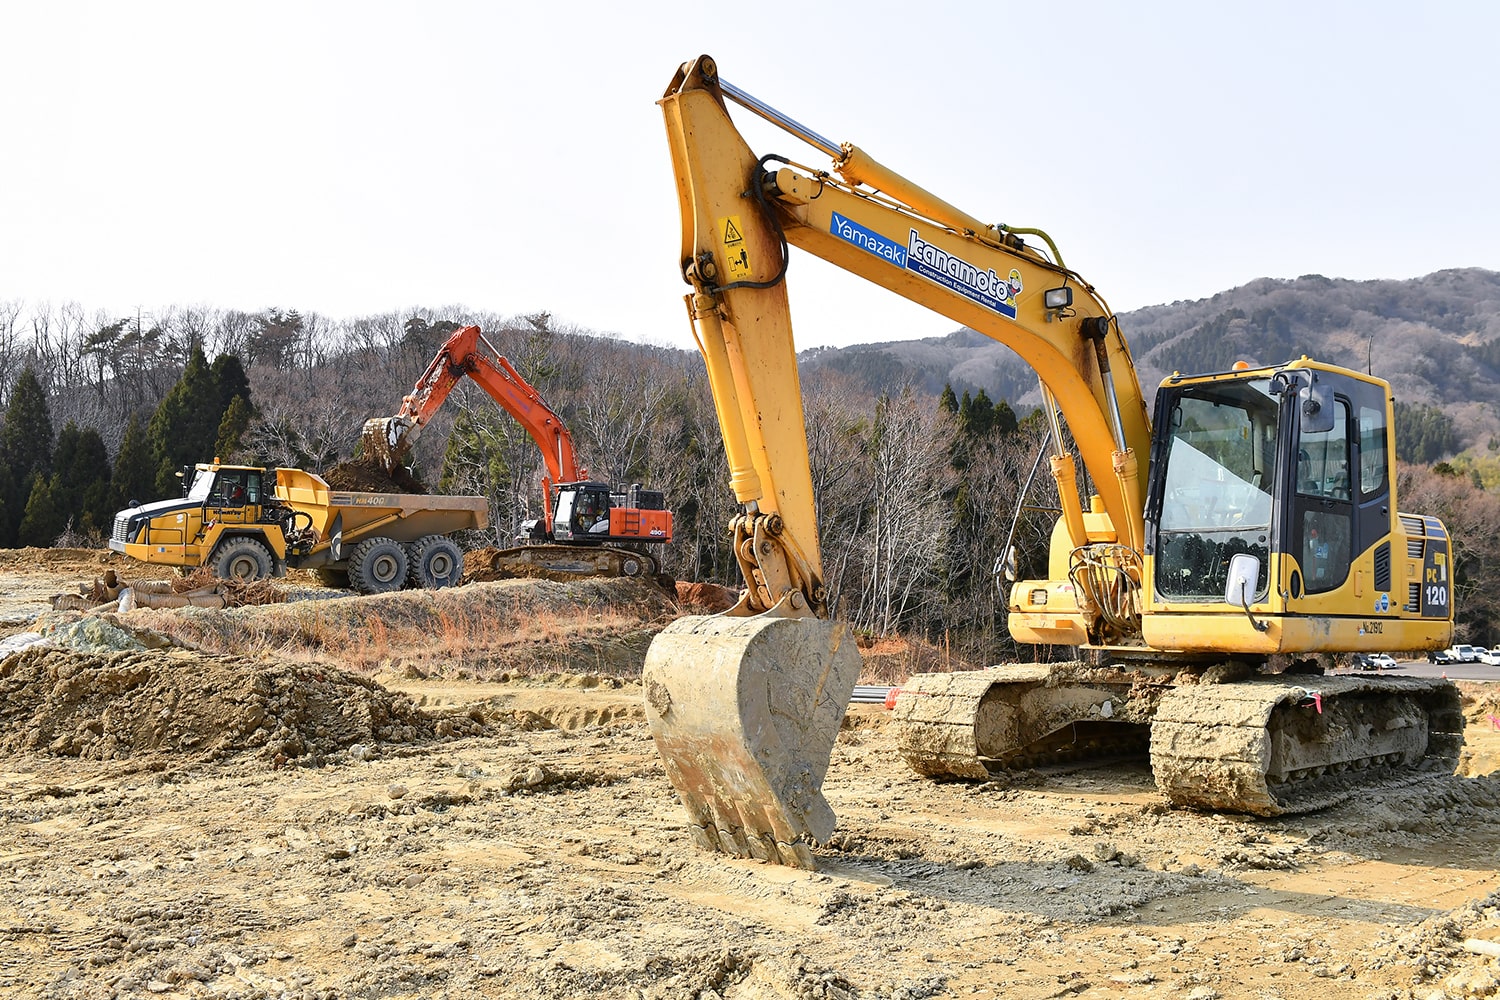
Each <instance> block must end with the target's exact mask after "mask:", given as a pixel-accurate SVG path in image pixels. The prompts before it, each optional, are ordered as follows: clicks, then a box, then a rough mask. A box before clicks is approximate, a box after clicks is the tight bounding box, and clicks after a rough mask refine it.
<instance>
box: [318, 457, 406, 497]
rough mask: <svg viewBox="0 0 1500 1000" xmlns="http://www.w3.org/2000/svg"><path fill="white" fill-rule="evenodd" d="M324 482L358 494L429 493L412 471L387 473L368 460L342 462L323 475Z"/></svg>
mask: <svg viewBox="0 0 1500 1000" xmlns="http://www.w3.org/2000/svg"><path fill="white" fill-rule="evenodd" d="M323 480H324V482H326V483H327V484H328V485H329V486H331V487H333V488H334V489H336V490H351V491H353V492H356V493H418V494H424V495H425V494H426V493H427V487H426V486H425V485H423V483H422V481H421V480H420V479H418V478H417V477H416V476H413V475H412V474H411V470H410V469H407V468H404V467H402V468H398V469H396V471H395V472H386V470H385V469H383V468H381V467H380V465H379V464H378V463H376V462H372V461H369V460H366V459H355V460H353V461H349V462H340V463H339V464H338V465H335V466H334V467H333V468H331V469H329V470H328V471H327V472H325V473H323Z"/></svg>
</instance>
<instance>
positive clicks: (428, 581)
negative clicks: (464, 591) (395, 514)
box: [407, 535, 464, 590]
mask: <svg viewBox="0 0 1500 1000" xmlns="http://www.w3.org/2000/svg"><path fill="white" fill-rule="evenodd" d="M407 578H408V579H409V580H410V581H411V585H412V586H413V587H422V588H424V589H427V590H436V589H437V588H439V587H454V586H457V585H458V583H459V581H461V580H462V579H463V578H464V554H463V551H462V550H460V549H459V547H458V545H457V544H456V543H455V542H454V541H453V540H452V539H451V538H445V537H443V536H442V535H427V536H426V537H424V538H419V539H418V540H417V541H416V542H414V543H413V544H412V547H411V568H410V569H409V570H408V571H407Z"/></svg>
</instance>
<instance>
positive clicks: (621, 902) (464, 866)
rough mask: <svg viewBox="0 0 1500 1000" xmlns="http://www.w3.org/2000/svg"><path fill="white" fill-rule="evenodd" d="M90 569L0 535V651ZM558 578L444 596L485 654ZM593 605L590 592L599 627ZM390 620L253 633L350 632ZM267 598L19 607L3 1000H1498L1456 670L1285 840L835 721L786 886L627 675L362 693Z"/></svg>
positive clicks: (559, 675)
mask: <svg viewBox="0 0 1500 1000" xmlns="http://www.w3.org/2000/svg"><path fill="white" fill-rule="evenodd" d="M106 565H112V566H115V567H116V568H117V569H118V570H119V571H120V572H121V573H122V575H128V573H129V572H131V571H133V570H135V569H136V567H133V566H129V565H128V564H126V563H124V562H123V561H120V560H116V559H115V558H114V557H112V556H109V555H107V554H101V553H83V552H72V553H57V554H49V553H46V552H38V551H37V550H23V551H19V552H0V640H4V639H5V638H6V637H7V636H13V635H14V634H19V633H22V632H24V631H27V630H28V629H31V628H35V627H36V626H37V621H36V615H37V613H38V612H40V611H42V610H44V609H45V608H46V603H45V601H46V597H47V596H50V595H51V594H53V593H58V592H62V591H72V590H75V589H76V586H77V584H78V583H80V582H84V581H86V580H88V579H89V578H90V577H91V576H92V575H94V574H96V573H99V572H101V571H102V569H103V568H104V567H105V566H106ZM155 575H157V576H161V575H164V574H159V573H158V574H155ZM564 586H566V587H580V588H581V587H583V586H584V585H582V584H570V585H558V584H545V583H540V584H539V583H534V582H531V581H512V582H511V583H510V584H501V583H481V584H473V585H471V586H470V587H466V588H459V589H458V590H455V591H451V592H441V594H443V595H444V599H445V600H449V601H458V602H470V603H472V604H474V605H475V606H479V607H483V608H485V609H494V608H501V607H507V606H514V607H515V608H517V609H519V610H518V611H517V613H516V617H514V618H511V619H505V620H504V623H503V624H500V625H497V626H496V628H495V631H496V633H497V634H496V635H495V636H493V637H492V638H493V640H494V641H495V642H501V643H503V642H504V641H505V637H506V635H508V634H510V633H511V632H512V631H513V632H515V633H516V634H517V635H519V634H520V633H521V632H522V631H524V630H523V628H522V625H523V624H524V623H525V619H526V617H527V616H535V615H538V614H542V613H544V612H542V611H537V610H536V609H537V608H554V607H555V606H556V605H555V604H553V603H547V602H551V601H553V600H554V597H555V595H556V594H557V593H563V594H564V596H566V595H567V594H568V593H572V592H568V591H555V590H553V591H542V592H539V593H540V594H541V596H536V593H538V592H534V590H533V588H537V587H543V588H546V587H551V588H560V587H564ZM471 588H472V589H471ZM506 588H510V589H506ZM464 591H470V593H468V594H464V593H463V592H464ZM600 593H601V591H600V590H599V589H598V586H597V585H594V589H591V590H588V591H587V593H586V594H585V592H584V591H583V590H580V591H578V592H577V594H578V596H579V603H580V604H582V605H584V606H586V607H589V608H592V609H595V610H590V611H588V612H586V613H587V614H590V615H597V614H599V613H600V612H599V611H598V610H597V606H598V600H599V594H600ZM544 598H545V600H544ZM585 598H586V599H585ZM393 600H394V598H392V597H390V596H389V595H388V596H387V597H385V598H358V597H347V598H338V599H335V600H331V601H316V602H293V604H289V605H277V606H274V607H276V608H279V609H281V610H280V611H275V612H273V611H270V610H267V611H266V612H264V613H265V614H273V613H274V614H282V615H285V614H287V613H288V612H287V611H286V610H285V609H287V608H292V609H294V610H295V605H296V604H297V603H306V604H307V605H309V606H316V607H318V608H320V612H319V613H320V614H326V615H328V616H336V615H338V614H354V615H356V616H359V615H364V616H365V618H366V620H368V621H370V622H372V623H373V622H375V621H376V620H378V619H379V616H380V615H382V614H388V613H389V612H388V611H381V610H380V608H381V607H382V605H380V603H379V602H381V601H385V602H387V604H386V605H385V607H389V604H390V602H391V601H393ZM528 601H530V602H532V603H527V602H528ZM625 601H626V602H627V603H635V604H639V603H640V601H639V599H638V596H637V595H636V594H635V592H633V591H628V592H625ZM539 602H540V603H539ZM256 613H259V612H258V610H257V609H241V612H240V614H241V616H240V617H237V618H231V619H227V620H230V621H233V622H234V623H235V626H234V628H231V629H229V630H227V631H228V632H229V633H232V634H253V635H254V636H260V637H265V636H278V637H281V638H276V639H275V640H274V645H273V644H272V640H270V639H266V638H260V639H257V640H256V641H257V642H261V643H262V644H264V645H265V647H266V648H264V649H259V650H257V649H255V648H253V646H254V643H245V644H242V645H241V646H239V647H225V648H219V647H215V648H213V649H207V648H204V646H203V644H202V643H201V642H199V643H195V645H198V647H199V648H197V649H186V648H182V647H181V646H178V645H172V644H170V642H169V643H168V644H166V645H161V648H149V649H143V648H141V645H142V643H141V642H140V641H139V640H140V639H141V638H142V637H145V638H147V639H148V640H149V639H151V638H152V637H153V636H156V637H160V636H163V635H169V634H171V632H172V627H171V621H170V618H171V616H172V615H178V614H180V615H182V616H183V617H184V618H191V619H193V620H194V622H195V623H196V624H195V625H194V630H193V631H191V634H192V635H194V636H199V637H203V636H210V635H214V634H218V633H217V632H215V631H214V630H213V629H211V628H209V627H208V626H207V625H205V624H204V622H206V621H209V620H210V618H211V617H212V615H225V614H229V613H227V612H213V613H211V615H209V614H208V613H205V612H201V611H198V612H132V613H130V614H126V615H120V616H118V617H117V618H116V619H114V620H113V622H107V621H102V620H97V619H96V620H95V621H93V622H92V623H82V622H80V621H79V620H76V619H58V618H55V617H47V618H44V619H43V620H42V621H43V623H44V624H46V625H48V626H49V627H51V628H53V634H54V637H55V640H56V641H57V642H59V643H67V644H68V645H67V646H66V647H65V648H58V647H32V648H30V649H27V650H24V651H22V652H20V653H17V654H14V655H11V656H9V657H6V658H4V659H0V751H3V753H4V758H3V761H0V887H3V891H0V996H18V997H20V996H24V997H46V998H51V997H58V998H63V997H68V998H71V997H80V998H82V997H88V998H92V997H146V996H164V997H244V998H281V997H299V998H300V997H312V998H335V997H337V998H345V997H348V998H363V997H424V998H425V997H448V998H454V1000H457V998H460V997H470V996H482V997H528V998H533V1000H550V998H573V997H595V998H614V997H621V998H635V997H643V998H673V1000H675V998H684V1000H771V998H776V1000H781V998H862V1000H868V998H882V1000H916V998H923V997H999V996H1005V997H1020V998H1044V997H1048V998H1052V997H1085V998H1106V997H1109V998H1115V997H1174V998H1175V997H1182V998H1187V1000H1212V998H1221V997H1224V998H1233V997H1253V998H1268V1000H1269V998H1288V1000H1290V998H1324V997H1356V998H1420V1000H1434V998H1440V997H1454V998H1456V997H1486V996H1494V995H1496V994H1497V991H1500V964H1497V963H1500V959H1497V958H1496V957H1493V954H1487V953H1486V950H1488V951H1490V952H1494V951H1496V950H1500V872H1497V870H1496V869H1497V859H1500V729H1492V728H1491V726H1492V723H1491V721H1490V719H1489V716H1491V715H1500V701H1497V691H1496V687H1500V685H1486V684H1465V685H1464V690H1465V695H1466V706H1467V714H1468V716H1469V720H1470V721H1469V728H1468V733H1467V737H1468V743H1469V749H1468V751H1467V752H1466V757H1465V759H1464V761H1463V762H1462V764H1461V766H1460V773H1459V774H1455V775H1428V776H1425V777H1421V778H1414V779H1412V780H1410V781H1408V782H1407V783H1405V784H1404V785H1400V786H1395V787H1387V788H1383V789H1380V790H1378V791H1374V792H1371V793H1370V794H1368V795H1366V796H1364V797H1362V798H1361V799H1360V800H1359V801H1357V802H1354V803H1350V804H1347V805H1344V806H1340V807H1337V808H1334V809H1331V810H1327V811H1325V812H1321V813H1317V814H1312V815H1307V816H1300V817H1293V818H1282V819H1277V820H1264V819H1254V818H1248V817H1243V816H1220V815H1208V814H1200V813H1192V812H1178V811H1174V810H1170V809H1168V808H1167V807H1166V805H1165V803H1164V801H1163V800H1162V799H1161V797H1160V796H1159V795H1158V794H1157V793H1156V792H1155V790H1154V788H1153V786H1152V783H1151V776H1150V772H1149V768H1148V767H1147V766H1146V764H1145V763H1144V762H1141V763H1124V764H1119V763H1116V764H1110V765H1096V766H1086V767H1080V766H1072V767H1068V768H1058V769H1054V770H1049V771H1045V772H1026V773H1022V774H1018V775H1014V776H1012V777H1010V778H1008V779H1006V780H1004V781H995V782H989V783H985V784H959V783H934V782H931V781H929V780H926V779H922V778H918V777H916V776H915V775H913V774H911V773H910V772H909V771H907V769H906V768H905V766H904V765H903V764H902V763H901V761H900V759H899V757H898V756H897V755H896V753H895V750H894V738H893V733H892V731H891V728H892V727H890V726H889V725H887V723H886V718H887V716H886V713H885V710H884V709H883V708H882V707H880V706H872V705H857V706H854V707H853V708H852V709H851V713H850V717H849V720H848V722H847V723H846V725H845V728H844V730H843V732H842V733H841V735H840V738H839V742H838V745H837V746H836V748H835V751H834V755H833V762H832V766H831V768H830V771H829V775H828V779H827V781H826V783H825V786H824V787H825V791H826V792H827V794H828V797H829V799H830V801H831V803H832V805H833V807H834V809H835V811H836V812H837V814H838V818H839V822H838V830H837V832H836V833H835V835H834V839H833V841H832V843H830V844H829V845H827V846H826V847H823V848H819V849H817V850H816V851H815V854H816V856H817V858H818V861H819V865H820V870H819V871H817V872H806V871H798V870H791V869H786V868H781V867H777V866H771V865H766V864H761V863H758V862H754V861H741V860H735V859H732V858H727V857H724V856H719V855H713V854H707V853H704V852H702V851H700V850H698V849H696V848H695V847H694V846H693V845H692V843H691V840H690V838H689V835H688V832H687V829H686V824H685V817H684V814H683V812H682V810H681V808H680V806H679V805H678V803H677V801H676V798H675V796H674V794H673V792H672V789H671V787H670V786H669V785H668V783H667V781H666V778H665V776H664V774H663V771H662V768H661V765H660V763H659V761H658V759H657V757H656V754H655V750H654V745H653V743H652V741H651V738H650V733H649V730H648V728H647V726H646V723H645V721H644V714H643V711H642V707H641V701H642V699H641V691H640V686H639V684H638V683H637V681H636V680H635V679H634V678H633V677H632V676H630V674H629V671H628V670H626V669H622V668H621V667H620V660H619V659H618V658H614V659H608V658H605V657H604V656H603V654H598V653H596V652H591V653H590V655H589V656H588V657H585V659H586V660H587V661H588V662H589V663H591V664H594V665H595V666H596V667H598V666H600V665H604V667H605V669H602V670H601V669H595V670H593V671H592V672H590V673H586V674H571V673H564V672H557V671H556V670H553V671H552V672H550V673H547V672H542V673H539V674H538V675H537V676H528V675H527V672H526V671H523V670H518V669H516V668H515V662H516V661H515V659H514V658H512V659H510V660H503V659H499V660H494V661H493V664H496V665H494V666H492V668H491V669H487V670H486V669H480V668H479V667H477V666H476V665H475V664H474V663H464V662H447V663H444V662H443V661H442V658H441V650H429V651H428V652H427V654H426V655H425V656H424V657H423V658H421V660H420V662H415V661H411V660H410V659H409V658H408V657H407V656H406V655H405V654H401V655H395V654H393V655H391V656H389V657H387V658H386V659H383V660H380V661H378V662H375V663H374V664H373V665H372V666H371V667H369V668H368V669H366V670H363V671H360V672H351V671H348V670H345V669H343V666H344V665H347V664H342V665H341V663H340V662H337V659H336V658H328V657H323V658H320V656H319V651H318V650H316V649H310V650H302V651H301V652H300V653H299V654H298V655H296V656H293V655H292V650H291V646H290V645H289V640H287V639H286V638H285V637H284V636H285V635H287V634H290V633H286V632H284V631H275V630H271V629H267V630H261V631H257V630H256V629H255V628H252V627H251V625H250V624H249V617H248V616H249V615H253V614H256ZM488 613H490V612H489V611H488V610H487V611H486V614H488ZM546 613H549V614H550V613H554V612H546ZM648 613H649V616H654V617H653V618H652V620H657V621H658V623H660V622H659V620H660V619H661V617H662V615H661V613H660V611H659V610H657V609H648ZM434 614H439V615H442V616H447V617H451V615H452V614H453V609H452V607H450V606H447V605H444V606H442V607H439V608H438V609H437V610H436V611H434ZM643 614H646V613H643ZM213 620H218V619H213ZM497 620H498V619H497ZM148 621H149V622H150V629H151V631H145V630H144V628H145V624H144V623H146V622H148ZM554 627H555V628H556V631H554V632H553V633H551V634H553V635H554V636H559V635H560V636H567V635H572V634H577V633H575V631H570V630H568V629H562V628H560V627H556V626H554ZM620 627H621V628H623V627H624V626H623V625H622V626H620ZM184 634H187V632H184ZM132 640H135V641H132ZM526 641H527V642H532V641H534V636H533V637H532V638H528V639H527V640H526ZM150 644H157V645H160V644H159V643H148V645H150ZM627 647H628V648H629V649H635V650H637V651H638V644H636V645H630V644H626V645H625V646H622V647H621V648H622V649H624V648H627ZM622 655H623V654H622ZM637 655H638V654H637ZM488 656H489V654H488V653H487V654H486V657H488ZM486 662H491V661H489V660H488V659H487V660H486ZM502 663H503V664H504V667H503V669H502V668H501V666H499V665H498V664H502ZM554 664H555V660H553V661H549V669H551V667H552V666H553V665H554ZM1476 942H1477V943H1476Z"/></svg>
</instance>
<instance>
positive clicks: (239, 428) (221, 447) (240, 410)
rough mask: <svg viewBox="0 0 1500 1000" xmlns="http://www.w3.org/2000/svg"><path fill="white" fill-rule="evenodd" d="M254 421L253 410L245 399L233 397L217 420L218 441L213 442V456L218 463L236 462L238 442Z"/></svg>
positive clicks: (238, 451) (238, 449)
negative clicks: (216, 457)
mask: <svg viewBox="0 0 1500 1000" xmlns="http://www.w3.org/2000/svg"><path fill="white" fill-rule="evenodd" d="M254 419H255V408H254V407H253V406H251V405H250V401H249V400H248V399H247V398H246V397H244V396H235V397H234V398H233V399H231V400H230V402H229V406H228V408H227V409H225V410H224V416H223V418H222V419H220V420H219V433H218V439H217V440H216V441H215V442H214V454H215V455H217V456H219V460H220V461H224V462H233V461H238V459H239V455H240V441H241V440H242V439H243V438H244V436H245V431H247V430H249V429H250V422H251V421H252V420H254Z"/></svg>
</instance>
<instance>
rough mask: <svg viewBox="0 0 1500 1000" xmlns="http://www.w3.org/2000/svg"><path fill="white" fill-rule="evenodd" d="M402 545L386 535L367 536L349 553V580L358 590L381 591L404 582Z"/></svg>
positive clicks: (396, 588) (404, 549)
mask: <svg viewBox="0 0 1500 1000" xmlns="http://www.w3.org/2000/svg"><path fill="white" fill-rule="evenodd" d="M408 565H409V561H408V560H407V558H406V547H405V546H404V545H402V544H401V543H400V542H398V541H395V540H394V539H390V538H381V537H376V538H367V539H365V540H364V541H362V542H360V543H359V544H358V545H356V546H355V547H354V551H353V552H352V553H350V554H349V583H350V584H351V585H352V586H353V587H354V589H355V590H357V591H359V592H360V593H361V594H384V593H386V592H388V591H392V590H400V589H401V587H402V586H403V585H404V584H405V583H406V570H407V566H408Z"/></svg>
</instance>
